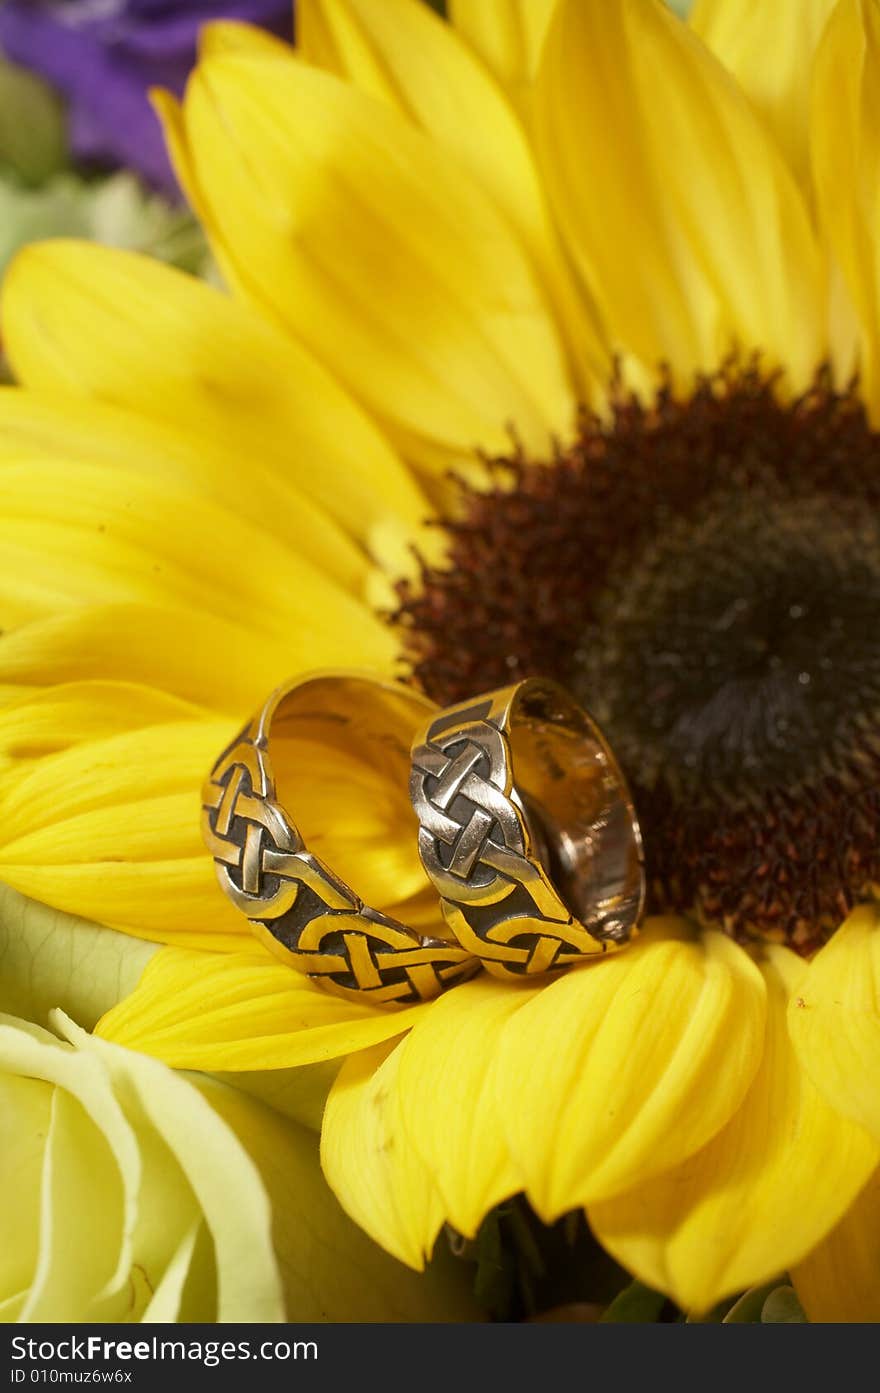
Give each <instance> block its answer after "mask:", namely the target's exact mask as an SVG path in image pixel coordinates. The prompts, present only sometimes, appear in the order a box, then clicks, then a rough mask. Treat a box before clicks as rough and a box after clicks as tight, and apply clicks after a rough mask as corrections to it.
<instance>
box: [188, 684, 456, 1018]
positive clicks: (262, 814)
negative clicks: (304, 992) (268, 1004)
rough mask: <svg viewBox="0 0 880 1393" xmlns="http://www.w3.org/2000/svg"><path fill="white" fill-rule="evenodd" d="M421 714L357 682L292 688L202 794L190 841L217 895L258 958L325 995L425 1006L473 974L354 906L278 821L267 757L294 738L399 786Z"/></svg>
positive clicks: (218, 766) (409, 703)
mask: <svg viewBox="0 0 880 1393" xmlns="http://www.w3.org/2000/svg"><path fill="white" fill-rule="evenodd" d="M433 709H434V708H433V707H432V705H431V703H430V702H428V701H427V700H426V699H425V698H424V697H421V696H419V695H418V694H417V693H416V692H414V691H412V690H411V689H409V688H407V687H404V686H402V685H400V684H399V683H396V682H380V681H378V680H374V679H372V678H370V677H367V676H365V675H362V674H359V673H350V672H340V673H318V674H314V675H312V676H310V677H305V678H301V679H298V680H297V681H295V682H292V683H288V684H287V685H286V686H283V687H279V688H278V689H277V690H276V691H275V692H273V693H272V695H271V696H270V697H269V698H268V699H267V701H266V702H265V704H264V705H263V707H262V709H261V710H260V711H258V712H257V714H256V716H255V717H254V718H253V720H252V721H249V722H248V724H247V725H246V726H245V727H244V729H243V730H242V731H241V732H240V734H239V735H238V736H236V738H235V740H234V741H233V742H232V744H231V745H230V746H229V747H228V748H227V749H225V750H224V751H223V753H222V754H221V755H220V757H219V758H218V760H217V762H216V763H215V765H214V767H213V769H212V770H211V773H210V775H209V776H208V779H207V781H206V782H205V786H204V790H203V794H202V804H203V806H202V834H203V837H204V840H205V843H206V845H207V847H208V850H209V851H210V852H211V855H212V856H213V857H214V862H215V866H216V870H217V876H218V879H219V881H220V884H221V886H222V887H223V890H224V891H225V892H226V894H227V895H228V897H229V898H230V900H231V901H232V903H233V904H234V905H235V906H236V908H237V909H239V910H241V912H242V914H244V915H246V917H247V919H248V921H249V923H250V926H251V929H252V930H253V932H254V934H255V935H256V936H257V938H259V940H260V941H261V942H262V943H263V944H264V946H265V947H267V948H268V949H269V950H270V951H271V952H272V953H273V954H274V955H275V956H276V957H278V958H280V959H281V961H282V962H285V963H286V964H287V965H288V966H290V967H293V968H295V969H296V970H297V971H298V972H303V973H305V974H306V975H307V976H309V977H311V978H313V979H314V980H316V981H318V982H320V983H321V985H322V986H324V987H327V988H328V989H329V990H330V991H332V992H334V993H335V994H337V995H343V996H355V997H356V998H357V999H358V1000H360V1001H363V1000H364V999H365V998H368V999H369V1000H370V1001H371V1002H373V1003H375V1004H378V1005H382V1006H393V1005H403V1004H406V1003H409V1002H414V1001H423V1000H428V999H430V998H431V997H434V996H437V995H438V994H439V993H440V992H441V991H443V990H444V989H445V988H446V987H448V986H451V985H452V984H453V983H454V982H457V981H459V980H461V979H462V978H463V977H466V976H470V974H471V973H472V972H475V971H477V970H478V968H479V963H478V962H477V961H476V960H475V959H474V958H473V957H472V956H471V955H470V954H468V953H466V952H465V951H464V950H463V949H462V948H460V947H459V946H458V945H457V944H456V943H455V942H449V941H448V940H446V939H443V938H427V937H423V936H421V935H419V934H417V933H415V932H414V931H413V930H412V929H410V928H408V927H407V926H406V925H405V924H402V923H400V922H399V921H398V920H397V919H393V918H391V916H390V915H388V914H385V913H383V912H382V910H380V909H374V908H370V907H369V906H368V905H365V904H364V902H363V900H361V899H360V897H359V896H358V895H357V894H356V893H355V891H354V890H352V889H351V887H350V886H348V885H347V884H346V883H345V881H343V880H341V879H340V878H339V876H337V875H336V874H335V873H334V872H333V871H332V870H331V869H330V867H329V866H327V865H326V864H325V863H324V861H322V860H321V858H320V857H318V856H315V855H314V854H313V853H312V852H310V851H309V850H308V849H307V847H306V845H305V843H304V841H303V838H302V836H301V834H300V832H299V829H298V827H297V825H296V823H295V822H294V820H293V818H292V817H291V815H290V813H289V812H288V810H287V804H288V802H289V801H290V800H291V798H293V800H294V801H297V800H296V794H297V787H296V784H297V781H296V770H295V768H293V769H291V768H290V767H289V766H290V760H289V759H288V760H286V761H284V767H283V777H282V774H281V773H280V772H278V770H277V767H276V766H277V761H276V760H274V759H273V752H275V753H277V752H278V751H279V749H280V748H281V747H282V746H283V742H284V740H285V738H286V739H287V740H288V741H289V740H290V739H291V737H293V738H297V737H300V738H302V737H304V738H307V739H308V740H310V741H314V742H316V743H318V744H320V745H327V746H328V747H332V748H335V749H337V750H338V749H342V750H348V751H349V752H352V753H355V754H356V755H357V756H358V757H359V758H360V759H362V760H365V761H366V762H367V763H373V764H374V765H375V766H376V767H377V768H378V769H379V770H380V771H381V773H382V774H383V776H387V777H388V778H389V779H394V778H395V777H396V778H397V779H398V780H399V781H400V783H401V784H402V785H404V786H405V780H406V776H407V772H408V768H409V747H410V741H411V737H412V732H413V730H414V729H415V728H416V726H417V725H418V723H419V722H420V721H422V720H423V719H424V718H425V716H426V714H429V713H430V712H431V711H432V710H433ZM290 749H291V747H290V746H288V753H289V751H290ZM425 892H426V895H430V894H431V890H430V886H428V885H427V883H426V885H425Z"/></svg>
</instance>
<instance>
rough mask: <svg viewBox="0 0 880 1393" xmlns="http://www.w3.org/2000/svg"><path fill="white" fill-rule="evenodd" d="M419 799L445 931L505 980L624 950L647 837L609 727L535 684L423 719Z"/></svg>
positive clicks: (417, 749) (426, 856)
mask: <svg viewBox="0 0 880 1393" xmlns="http://www.w3.org/2000/svg"><path fill="white" fill-rule="evenodd" d="M410 797H411V800H412V804H413V807H414V809H415V812H416V816H417V817H418V820H419V852H420V855H421V858H422V864H423V866H424V868H425V870H426V871H427V873H428V876H429V877H430V879H431V881H432V882H433V884H434V886H435V888H436V889H437V891H438V893H439V894H440V896H441V897H442V901H443V911H444V915H445V917H446V921H447V923H448V924H449V926H450V928H451V929H452V931H453V933H454V934H455V937H456V938H457V940H458V942H459V943H460V944H461V946H462V947H463V948H466V949H467V951H468V952H470V953H473V954H474V955H475V956H479V958H480V959H481V960H482V963H483V966H484V967H485V968H487V970H488V971H489V972H492V973H494V974H495V975H496V976H502V977H505V976H511V975H513V976H518V977H520V978H521V977H523V976H529V977H530V976H533V975H538V974H542V973H547V972H553V971H556V970H559V969H561V968H564V967H568V966H570V965H571V964H573V963H575V962H578V961H580V960H582V959H583V958H584V957H593V956H596V955H597V954H602V953H608V952H612V951H614V950H616V949H619V948H622V947H624V946H625V945H626V944H627V943H628V942H629V940H630V938H631V937H632V935H633V933H634V932H635V930H636V926H637V924H638V920H639V917H640V915H641V912H642V907H643V903H644V893H645V876H644V869H643V864H642V839H641V834H640V831H639V825H638V821H637V819H636V814H635V810H634V807H633V802H632V798H631V797H630V794H629V790H628V789H627V786H626V782H625V780H624V777H623V775H622V773H621V771H620V769H619V767H618V764H617V761H616V760H615V758H614V755H613V754H612V752H611V750H610V749H609V748H608V745H607V744H606V742H605V739H604V737H603V736H602V734H601V732H600V731H599V729H598V727H597V726H596V725H595V723H594V722H593V721H592V719H591V718H590V717H589V716H588V715H587V713H586V712H585V711H584V710H583V709H582V708H581V707H580V706H579V705H578V704H577V702H575V700H574V698H573V697H571V696H569V694H568V693H567V692H566V691H565V690H564V688H562V687H560V686H558V685H557V684H556V683H555V682H550V681H545V680H544V679H540V678H528V679H526V680H525V681H523V682H520V683H518V684H517V685H515V686H511V687H505V688H503V689H501V690H499V691H495V692H489V693H487V694H486V695H484V696H481V697H477V698H476V699H475V700H473V701H468V702H463V703H462V704H461V705H458V706H453V707H451V708H449V709H448V710H446V711H443V712H441V713H440V714H439V715H437V714H435V715H434V716H431V717H429V718H427V719H426V720H424V722H423V726H422V729H421V731H420V733H419V734H418V736H417V738H416V743H415V746H414V748H413V754H412V772H411V779H410Z"/></svg>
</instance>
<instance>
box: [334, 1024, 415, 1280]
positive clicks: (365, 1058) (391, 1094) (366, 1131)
mask: <svg viewBox="0 0 880 1393" xmlns="http://www.w3.org/2000/svg"><path fill="white" fill-rule="evenodd" d="M399 1066H400V1048H399V1047H395V1046H394V1045H393V1044H391V1045H387V1044H385V1045H379V1046H377V1047H375V1048H374V1049H369V1050H361V1051H360V1053H358V1054H355V1055H353V1056H352V1057H351V1059H349V1060H347V1061H346V1063H345V1064H344V1065H343V1066H342V1069H341V1070H340V1072H339V1075H338V1077H337V1079H336V1082H335V1084H334V1085H333V1087H332V1088H331V1090H330V1095H329V1097H328V1099H327V1108H326V1111H325V1113H324V1124H323V1127H322V1129H321V1165H322V1166H323V1168H324V1174H325V1175H326V1177H327V1180H328V1182H329V1184H330V1186H331V1188H332V1189H333V1191H334V1193H335V1194H336V1196H337V1198H338V1200H339V1202H340V1204H341V1205H342V1207H343V1209H344V1210H345V1211H346V1213H348V1214H350V1215H351V1217H352V1218H353V1219H354V1220H355V1221H356V1222H357V1223H358V1224H360V1226H361V1227H362V1228H363V1229H365V1230H366V1231H367V1233H368V1234H369V1235H370V1236H371V1238H374V1239H375V1240H376V1242H377V1243H380V1244H381V1245H382V1247H383V1248H385V1249H387V1251H388V1252H389V1253H393V1254H394V1256H395V1257H397V1258H400V1260H401V1262H406V1263H408V1264H409V1266H410V1267H414V1268H416V1269H417V1271H421V1270H422V1268H423V1267H424V1265H425V1258H426V1257H429V1256H430V1254H431V1251H432V1249H433V1247H434V1243H435V1241H436V1238H437V1234H438V1233H439V1231H440V1227H441V1225H442V1223H443V1205H442V1202H441V1200H440V1196H439V1194H438V1192H437V1190H436V1189H435V1188H434V1184H433V1181H432V1178H431V1174H430V1172H429V1171H428V1170H427V1168H426V1167H425V1166H424V1164H423V1163H422V1161H421V1160H420V1158H419V1156H418V1153H417V1152H416V1150H415V1148H414V1147H413V1145H412V1143H411V1142H410V1140H409V1138H408V1136H407V1132H406V1129H405V1127H404V1125H403V1121H402V1118H401V1110H400V1089H399V1083H398V1077H397V1075H398V1069H399Z"/></svg>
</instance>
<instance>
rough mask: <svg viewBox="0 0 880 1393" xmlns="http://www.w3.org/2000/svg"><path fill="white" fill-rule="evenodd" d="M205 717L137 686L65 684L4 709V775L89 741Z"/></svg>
mask: <svg viewBox="0 0 880 1393" xmlns="http://www.w3.org/2000/svg"><path fill="white" fill-rule="evenodd" d="M203 715H204V712H202V711H200V710H199V708H198V707H196V706H195V705H193V704H192V703H191V702H187V701H182V700H181V699H180V697H175V696H171V695H169V694H168V693H166V692H161V691H156V689H155V688H153V687H146V686H141V685H139V684H138V683H135V682H65V683H60V684H58V685H57V686H53V687H49V688H47V689H46V690H45V691H42V692H36V693H31V694H28V695H27V696H25V697H22V696H19V697H18V698H17V699H15V700H12V701H10V702H9V704H8V705H6V706H4V707H3V708H2V709H0V773H4V772H5V771H6V770H7V769H8V768H9V766H11V765H14V766H15V768H16V769H17V771H18V772H19V773H21V772H22V770H23V769H24V768H25V766H26V765H27V764H28V763H29V762H30V761H32V760H35V759H40V758H42V757H43V756H45V755H47V754H57V753H59V752H60V751H62V750H66V749H70V748H71V747H72V746H73V745H78V744H81V743H83V742H84V741H87V740H95V739H101V738H103V737H104V736H107V735H117V734H120V735H121V734H122V733H123V732H124V731H128V730H137V729H138V728H139V727H141V726H151V725H159V724H160V723H161V722H163V721H174V720H182V719H189V720H192V719H193V718H198V717H201V716H203Z"/></svg>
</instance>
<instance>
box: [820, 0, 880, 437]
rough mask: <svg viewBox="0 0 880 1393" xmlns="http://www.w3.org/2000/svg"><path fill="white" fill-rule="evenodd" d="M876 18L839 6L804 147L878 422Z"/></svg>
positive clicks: (823, 46)
mask: <svg viewBox="0 0 880 1393" xmlns="http://www.w3.org/2000/svg"><path fill="white" fill-rule="evenodd" d="M878 92H880V14H878V13H877V9H876V7H875V6H874V5H873V4H868V3H862V0H840V3H839V4H838V5H837V7H836V8H835V10H834V12H833V14H832V16H831V19H830V20H829V22H828V24H827V26H826V28H825V31H824V35H823V38H822V41H821V43H820V45H819V49H818V52H817V55H816V66H815V77H814V81H813V88H812V108H811V115H812V125H811V132H810V136H811V149H812V157H813V174H814V179H815V186H816V198H817V202H818V207H819V216H820V220H821V222H822V225H823V228H824V230H825V233H826V235H827V237H828V240H829V242H830V244H831V247H832V250H833V252H834V254H835V256H836V258H837V260H838V262H839V264H840V267H841V270H842V272H843V277H844V280H845V282H846V286H847V290H848V291H849V296H850V299H851V300H852V303H853V306H854V307H855V310H856V313H857V315H858V317H859V320H860V325H861V362H860V367H859V383H860V390H861V392H862V394H863V395H864V397H865V400H866V402H867V405H868V410H869V414H870V415H871V419H872V421H873V423H874V425H875V426H876V424H877V422H878V421H880V351H878V349H880V343H878V333H880V331H878V324H880V254H878V248H877V237H876V227H877V210H878V206H880V136H878V131H880V96H878Z"/></svg>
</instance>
